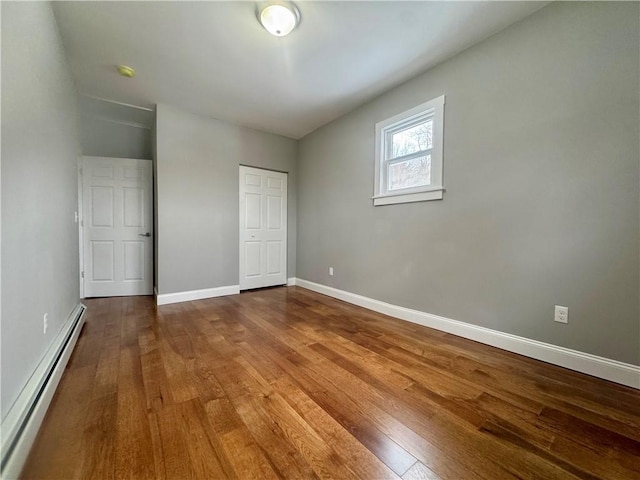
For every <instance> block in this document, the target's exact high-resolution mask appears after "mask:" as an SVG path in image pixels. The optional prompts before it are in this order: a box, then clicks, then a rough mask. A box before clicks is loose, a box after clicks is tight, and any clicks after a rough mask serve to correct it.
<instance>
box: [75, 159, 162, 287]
mask: <svg viewBox="0 0 640 480" xmlns="http://www.w3.org/2000/svg"><path fill="white" fill-rule="evenodd" d="M81 175H82V247H83V269H84V270H83V275H84V280H83V283H84V296H85V297H115V296H124V295H151V294H152V293H153V263H152V262H153V237H152V233H153V224H152V221H153V220H152V218H153V216H152V214H153V212H152V208H153V204H152V202H153V190H152V181H153V177H152V162H151V160H135V159H129V158H104V157H83V159H82V170H81Z"/></svg>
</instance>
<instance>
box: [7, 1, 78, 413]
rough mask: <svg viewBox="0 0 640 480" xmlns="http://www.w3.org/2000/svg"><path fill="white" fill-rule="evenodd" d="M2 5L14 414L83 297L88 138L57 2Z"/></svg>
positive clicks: (9, 384) (9, 341)
mask: <svg viewBox="0 0 640 480" xmlns="http://www.w3.org/2000/svg"><path fill="white" fill-rule="evenodd" d="M0 8H2V167H1V168H2V268H1V271H2V371H1V372H2V397H1V402H2V418H4V417H5V415H6V413H7V411H8V410H9V408H10V407H11V405H12V404H13V402H14V401H15V399H16V397H17V396H18V394H19V392H20V391H21V390H22V388H23V386H24V385H25V384H26V382H27V380H28V378H29V376H30V375H31V373H32V372H33V371H34V370H35V367H36V366H37V364H38V362H39V361H40V359H41V358H42V357H43V355H44V353H45V352H46V350H47V349H48V347H49V346H50V345H51V343H52V341H53V339H54V338H55V336H56V334H57V333H58V332H59V331H60V329H61V328H62V326H63V324H64V322H65V320H67V318H68V316H69V314H70V313H71V311H72V310H73V308H74V307H75V306H76V305H77V303H78V289H79V285H78V271H79V269H78V228H77V225H76V224H75V223H74V212H75V211H76V210H77V206H78V203H77V192H78V183H77V182H78V177H77V158H78V155H79V154H80V144H79V139H78V127H77V118H76V94H75V88H74V85H73V82H72V80H71V77H70V76H69V73H68V64H67V61H66V59H65V56H64V53H63V50H62V46H61V42H60V39H59V37H58V32H57V27H56V25H55V22H54V19H53V14H52V12H51V5H50V4H49V3H43V2H37V3H13V2H11V3H9V2H2V5H1V7H0ZM45 312H46V313H48V314H49V329H48V332H47V334H46V335H43V333H42V327H43V322H42V317H43V315H44V313H45Z"/></svg>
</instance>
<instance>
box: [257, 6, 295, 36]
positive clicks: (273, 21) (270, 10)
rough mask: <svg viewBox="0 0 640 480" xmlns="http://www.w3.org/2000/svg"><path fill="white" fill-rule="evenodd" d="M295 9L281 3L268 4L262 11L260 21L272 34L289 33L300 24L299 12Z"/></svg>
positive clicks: (283, 34)
mask: <svg viewBox="0 0 640 480" xmlns="http://www.w3.org/2000/svg"><path fill="white" fill-rule="evenodd" d="M294 9H295V7H293V6H292V7H288V6H285V5H280V4H275V5H268V6H267V7H265V8H263V9H262V11H261V12H260V23H261V24H262V26H263V27H264V28H265V29H266V30H267V31H268V32H269V33H270V34H271V35H275V36H276V37H284V36H285V35H289V34H290V33H291V31H292V30H293V29H294V28H296V25H297V24H298V18H299V17H298V13H297V12H296V11H294Z"/></svg>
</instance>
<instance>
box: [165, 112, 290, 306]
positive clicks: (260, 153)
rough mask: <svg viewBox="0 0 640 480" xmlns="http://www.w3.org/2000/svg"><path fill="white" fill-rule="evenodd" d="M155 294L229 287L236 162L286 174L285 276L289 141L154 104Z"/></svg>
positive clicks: (234, 275) (234, 246) (233, 272)
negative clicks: (156, 289)
mask: <svg viewBox="0 0 640 480" xmlns="http://www.w3.org/2000/svg"><path fill="white" fill-rule="evenodd" d="M156 133H157V138H156V141H157V152H156V176H157V184H156V188H157V191H156V194H157V214H158V224H157V228H158V232H157V241H158V251H157V254H158V262H157V265H156V269H157V275H158V285H157V287H158V293H160V294H165V293H174V292H184V291H189V290H198V289H203V288H213V287H220V286H227V285H237V284H238V281H239V272H238V268H239V267H238V263H239V256H238V255H239V248H238V242H239V220H238V217H239V191H238V183H239V165H240V164H243V165H250V166H253V167H260V168H268V169H273V170H280V171H284V172H288V173H289V180H288V181H289V187H288V205H287V208H288V239H287V243H288V255H287V273H288V276H290V277H291V276H294V275H295V272H296V201H297V200H296V193H297V189H296V184H297V179H296V156H297V142H296V141H294V140H291V139H288V138H285V137H280V136H277V135H272V134H269V133H264V132H259V131H257V130H252V129H249V128H244V127H239V126H236V125H232V124H229V123H226V122H222V121H219V120H215V119H213V118H207V117H202V116H198V115H193V114H191V113H188V112H185V111H182V110H179V109H177V108H174V107H170V106H167V105H158V106H157V116H156Z"/></svg>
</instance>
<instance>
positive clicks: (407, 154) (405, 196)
mask: <svg viewBox="0 0 640 480" xmlns="http://www.w3.org/2000/svg"><path fill="white" fill-rule="evenodd" d="M443 119H444V95H442V96H441V97H438V98H434V99H433V100H431V101H429V102H427V103H423V104H422V105H418V106H417V107H415V108H412V109H411V110H407V111H406V112H403V113H400V114H399V115H396V116H394V117H391V118H389V119H387V120H384V121H382V122H379V123H377V124H376V169H375V170H376V178H375V193H374V197H373V204H374V205H375V206H378V205H390V204H392V203H407V202H423V201H426V200H440V199H442V194H443V191H444V188H443V186H442V143H443V137H444V135H443Z"/></svg>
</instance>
